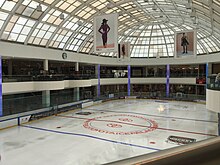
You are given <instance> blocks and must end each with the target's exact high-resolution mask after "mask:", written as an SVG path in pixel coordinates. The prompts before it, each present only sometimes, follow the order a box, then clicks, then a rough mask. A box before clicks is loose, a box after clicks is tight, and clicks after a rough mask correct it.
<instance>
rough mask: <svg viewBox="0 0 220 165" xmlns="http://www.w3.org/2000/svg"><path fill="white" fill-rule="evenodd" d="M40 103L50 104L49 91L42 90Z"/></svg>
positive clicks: (47, 105)
mask: <svg viewBox="0 0 220 165" xmlns="http://www.w3.org/2000/svg"><path fill="white" fill-rule="evenodd" d="M42 105H43V106H45V107H49V106H50V91H49V90H47V91H42Z"/></svg>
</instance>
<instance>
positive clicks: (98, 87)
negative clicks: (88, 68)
mask: <svg viewBox="0 0 220 165" xmlns="http://www.w3.org/2000/svg"><path fill="white" fill-rule="evenodd" d="M95 70H96V72H95V73H96V75H97V78H98V84H97V97H100V95H101V83H100V79H101V78H100V64H98V65H96V69H95Z"/></svg>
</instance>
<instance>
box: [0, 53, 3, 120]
mask: <svg viewBox="0 0 220 165" xmlns="http://www.w3.org/2000/svg"><path fill="white" fill-rule="evenodd" d="M1 116H3V108H2V57H1V56H0V117H1Z"/></svg>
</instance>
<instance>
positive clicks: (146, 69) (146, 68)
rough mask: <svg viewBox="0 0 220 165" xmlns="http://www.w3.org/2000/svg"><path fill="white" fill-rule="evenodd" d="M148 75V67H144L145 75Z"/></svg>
mask: <svg viewBox="0 0 220 165" xmlns="http://www.w3.org/2000/svg"><path fill="white" fill-rule="evenodd" d="M147 76H148V67H147V66H146V67H144V77H147Z"/></svg>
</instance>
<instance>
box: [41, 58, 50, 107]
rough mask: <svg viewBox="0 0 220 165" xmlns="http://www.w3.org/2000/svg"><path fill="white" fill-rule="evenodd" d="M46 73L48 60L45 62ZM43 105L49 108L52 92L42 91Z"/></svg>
mask: <svg viewBox="0 0 220 165" xmlns="http://www.w3.org/2000/svg"><path fill="white" fill-rule="evenodd" d="M44 71H48V60H47V59H45V60H44ZM42 104H43V106H46V107H49V106H50V91H49V90H46V91H42Z"/></svg>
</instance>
